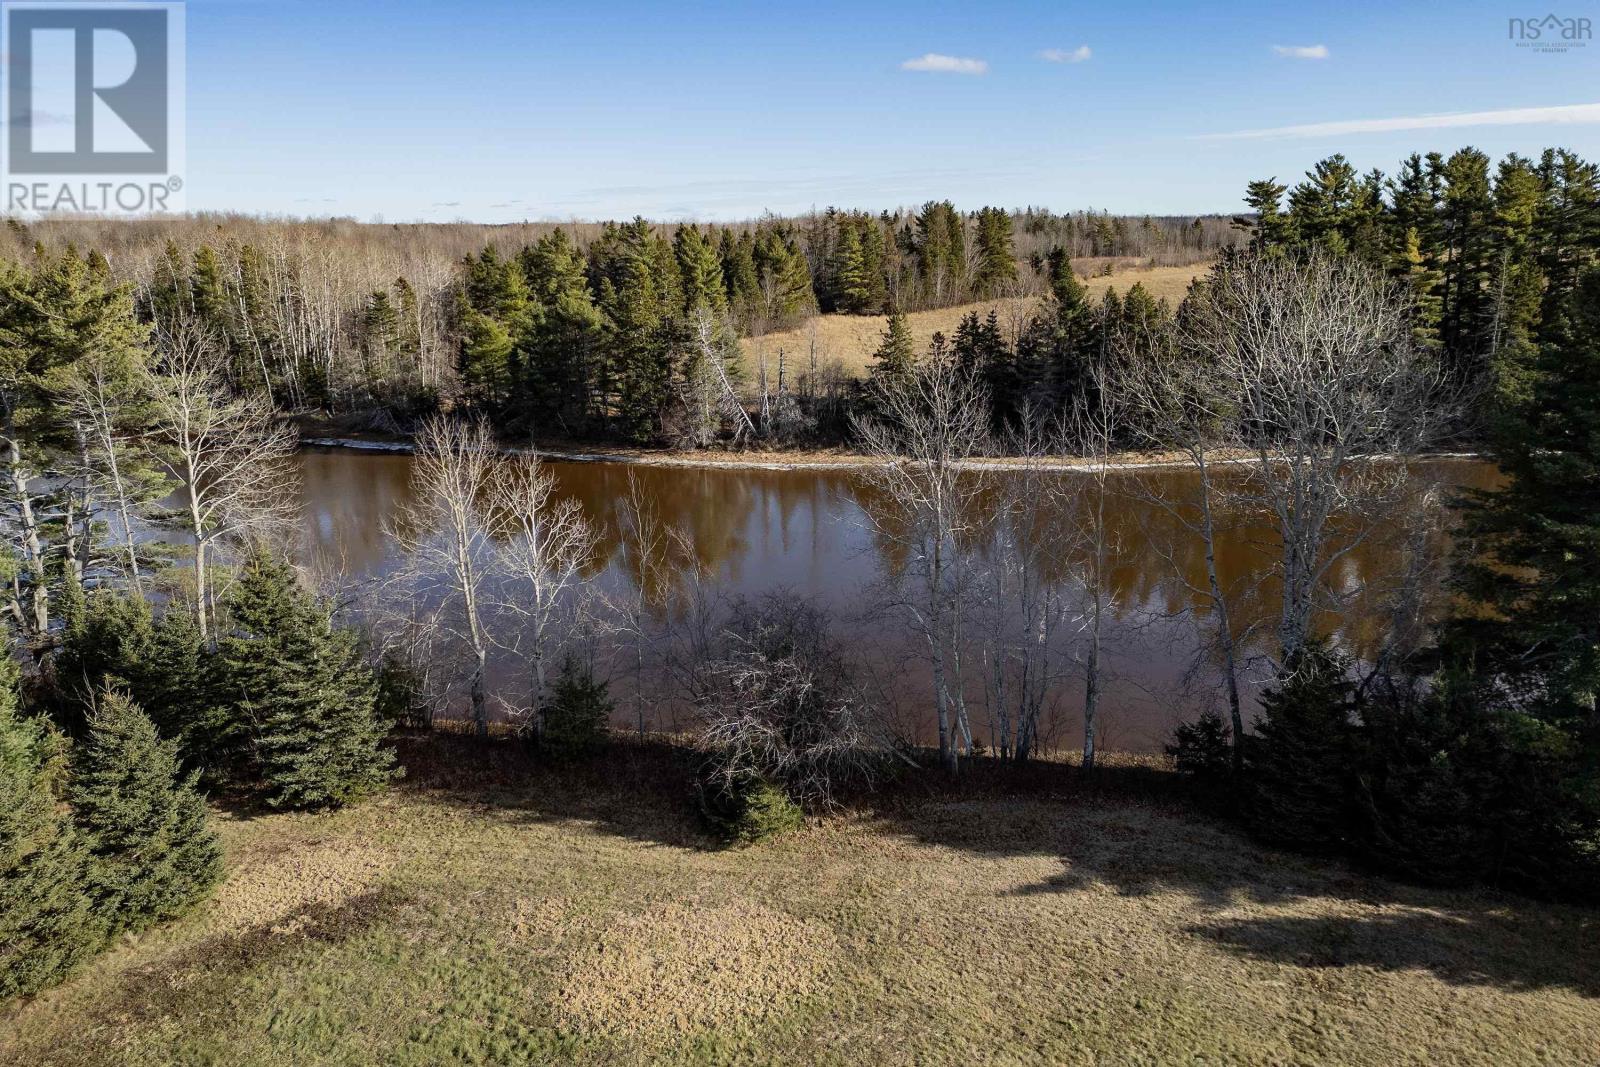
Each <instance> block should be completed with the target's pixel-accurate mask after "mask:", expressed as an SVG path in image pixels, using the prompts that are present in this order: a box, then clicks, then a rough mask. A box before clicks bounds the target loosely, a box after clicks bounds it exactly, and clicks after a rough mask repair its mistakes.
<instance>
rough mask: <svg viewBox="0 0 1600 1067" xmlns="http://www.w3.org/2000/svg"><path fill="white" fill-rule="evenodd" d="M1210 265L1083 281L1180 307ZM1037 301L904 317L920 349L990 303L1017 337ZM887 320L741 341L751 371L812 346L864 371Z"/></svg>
mask: <svg viewBox="0 0 1600 1067" xmlns="http://www.w3.org/2000/svg"><path fill="white" fill-rule="evenodd" d="M1209 267H1210V265H1209V264H1206V263H1199V264H1191V265H1189V266H1183V267H1148V268H1142V269H1135V270H1121V271H1116V272H1115V273H1112V274H1109V275H1102V276H1100V277H1095V278H1089V279H1086V280H1084V283H1083V284H1084V288H1085V289H1087V290H1088V292H1089V297H1090V299H1092V300H1095V301H1098V300H1099V299H1100V298H1101V297H1102V296H1104V295H1105V291H1106V290H1107V289H1116V290H1117V291H1118V292H1119V293H1124V292H1127V291H1128V290H1129V289H1130V288H1132V287H1133V285H1134V284H1135V283H1138V284H1140V285H1143V286H1144V287H1145V289H1147V290H1149V292H1150V295H1151V296H1153V297H1155V298H1156V299H1157V300H1162V299H1164V300H1166V301H1167V302H1168V303H1170V304H1171V305H1172V306H1173V307H1177V305H1178V302H1179V301H1180V300H1182V299H1183V295H1184V293H1186V292H1187V291H1188V289H1189V283H1190V282H1192V281H1193V280H1194V279H1196V278H1198V277H1199V276H1200V275H1202V274H1204V273H1205V272H1206V271H1207V270H1208V269H1209ZM1038 306H1039V301H1038V298H1037V297H1031V296H1027V297H1007V298H1005V299H1001V300H985V301H979V302H978V303H976V304H962V305H960V306H958V307H949V308H941V309H939V310H938V311H914V312H911V313H910V314H908V315H907V316H906V322H907V325H909V326H910V327H911V334H912V337H913V338H915V340H916V343H917V349H918V351H926V350H927V347H928V345H929V343H930V342H931V341H932V340H933V335H934V334H935V333H942V334H944V335H945V336H946V337H952V336H954V334H955V332H956V327H957V326H958V325H960V323H961V320H962V319H963V318H964V317H965V316H966V315H967V314H969V313H970V312H974V311H975V312H977V313H978V315H979V317H980V318H981V317H983V316H985V315H987V314H988V313H989V311H990V309H991V308H992V309H993V310H995V311H996V312H998V313H999V316H1000V324H1001V329H1002V330H1003V331H1004V332H1005V334H1006V336H1007V337H1010V338H1012V339H1015V337H1016V335H1017V333H1018V332H1019V331H1020V330H1021V328H1022V325H1023V324H1024V323H1026V322H1027V320H1028V319H1029V317H1031V316H1032V314H1033V312H1034V311H1035V310H1036V309H1037V308H1038ZM888 321H889V320H888V317H887V316H885V315H819V316H817V317H816V319H814V320H812V322H811V323H801V324H800V325H799V326H796V327H795V328H793V329H790V330H782V331H779V332H776V333H769V334H767V335H766V336H764V337H760V338H745V339H744V341H743V342H742V344H743V348H744V355H745V363H746V371H747V373H749V374H751V375H752V377H753V375H754V367H755V365H756V363H757V362H758V361H759V360H760V358H761V356H762V354H763V353H764V354H765V356H766V359H767V361H768V373H770V374H776V373H777V360H778V351H779V349H782V350H783V353H784V357H785V360H786V362H787V363H788V365H789V367H790V368H791V370H792V372H799V371H803V370H805V369H806V368H807V367H809V366H810V360H811V351H812V348H813V346H815V348H816V354H817V366H818V367H819V368H825V367H828V366H830V365H833V364H838V365H839V366H840V367H841V368H843V370H844V371H845V372H846V373H848V374H851V375H861V374H863V373H865V371H866V368H867V366H868V364H869V363H870V362H871V358H872V353H873V352H874V351H876V350H877V347H878V344H879V342H880V341H881V340H882V339H883V330H884V326H885V325H886V324H887V323H888Z"/></svg>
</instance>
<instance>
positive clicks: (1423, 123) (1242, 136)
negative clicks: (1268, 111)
mask: <svg viewBox="0 0 1600 1067" xmlns="http://www.w3.org/2000/svg"><path fill="white" fill-rule="evenodd" d="M1592 123H1600V104H1562V105H1560V106H1558V107H1517V108H1506V109H1504V110H1501V111H1460V112H1454V113H1451V114H1444V115H1409V116H1404V117H1400V118H1390V119H1347V120H1345V121H1342V122H1313V123H1308V124H1306V125H1303V126H1274V127H1271V128H1270V129H1264V130H1235V131H1233V132H1230V133H1201V134H1196V135H1195V136H1194V137H1193V138H1192V139H1193V140H1199V141H1245V140H1265V139H1267V138H1274V137H1332V136H1337V135H1340V134H1351V133H1391V132H1394V131H1397V130H1448V129H1455V128H1457V127H1463V126H1546V125H1552V126H1577V125H1587V124H1592Z"/></svg>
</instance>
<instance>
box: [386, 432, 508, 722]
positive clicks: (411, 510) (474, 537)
mask: <svg viewBox="0 0 1600 1067" xmlns="http://www.w3.org/2000/svg"><path fill="white" fill-rule="evenodd" d="M496 462H497V454H496V450H495V440H494V433H493V431H491V430H490V428H489V424H488V423H487V422H485V421H483V420H482V419H479V420H476V421H472V422H467V421H463V420H460V419H455V418H451V417H449V416H445V415H438V416H435V417H433V418H431V419H429V420H428V421H427V422H426V423H424V424H423V427H422V431H421V433H419V434H418V435H417V440H416V459H415V460H414V462H413V464H412V468H411V484H412V489H413V493H414V496H415V502H414V503H412V504H409V505H407V506H406V507H404V508H401V509H400V511H399V513H398V514H397V516H396V518H395V519H394V520H393V521H392V522H391V524H390V535H391V536H392V537H393V538H394V539H395V541H396V542H397V543H398V544H399V545H400V547H401V549H402V551H403V552H404V553H405V556H406V561H407V562H406V566H405V567H403V568H401V569H400V570H399V571H398V572H397V573H396V574H395V575H394V576H393V577H392V578H391V580H390V583H391V585H392V586H393V587H394V588H397V589H399V590H400V594H401V595H402V596H404V597H420V598H423V599H424V600H425V601H426V602H427V603H428V604H429V605H430V607H431V610H430V612H429V620H430V622H431V623H432V625H433V626H434V627H435V628H437V629H438V630H440V631H442V632H443V633H445V634H447V635H448V636H450V637H452V638H454V639H455V640H456V641H457V642H459V643H460V644H461V645H462V646H464V647H465V648H466V650H467V653H468V655H469V656H470V657H471V660H472V668H471V671H470V682H469V686H470V692H471V699H472V720H473V722H474V723H475V724H476V728H477V732H478V736H479V737H487V736H488V734H489V703H488V680H487V675H488V667H489V649H490V646H491V643H492V640H493V635H492V634H491V632H490V629H489V622H490V618H491V615H492V613H493V610H494V604H493V584H494V579H495V567H496V559H495V554H496V550H495V546H494V542H493V539H492V537H491V536H490V524H489V520H488V516H487V513H486V507H487V505H488V503H489V497H490V493H491V491H492V487H493V480H494V471H495V466H496Z"/></svg>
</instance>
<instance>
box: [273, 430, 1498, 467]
mask: <svg viewBox="0 0 1600 1067" xmlns="http://www.w3.org/2000/svg"><path fill="white" fill-rule="evenodd" d="M300 444H301V445H303V446H306V447H309V448H337V449H346V450H349V451H353V452H381V453H397V454H409V453H411V452H412V451H414V446H413V444H412V442H411V441H409V440H408V439H406V438H403V437H393V436H381V437H380V436H370V437H369V436H359V435H356V436H352V435H338V436H318V435H306V436H303V437H301V438H300ZM506 451H507V452H508V453H511V454H516V453H522V452H530V451H531V452H533V453H535V454H537V455H538V456H539V457H540V458H541V459H547V460H553V461H556V462H561V463H626V464H632V465H635V466H649V467H693V468H702V469H704V468H711V469H726V470H770V471H803V470H851V469H867V468H873V467H881V466H884V465H885V464H886V461H885V460H883V459H880V458H878V457H876V456H868V455H863V454H862V453H860V452H852V451H849V450H848V449H843V448H831V449H793V450H758V449H751V450H747V451H738V452H732V451H714V450H698V449H648V448H618V447H596V448H587V447H580V446H557V445H548V446H547V445H534V446H532V447H531V448H514V447H513V448H507V449H506ZM1419 458H1420V459H1422V460H1427V461H1433V460H1471V459H1483V458H1485V457H1484V456H1483V454H1482V453H1479V452H1433V453H1429V454H1427V455H1425V456H1422V457H1419ZM1253 461H1254V457H1252V456H1246V455H1232V456H1217V457H1215V458H1214V459H1212V460H1211V462H1212V463H1213V464H1214V465H1217V466H1222V465H1238V464H1243V463H1250V462H1253ZM1030 464H1031V465H1032V466H1034V467H1035V468H1044V469H1046V470H1062V471H1081V472H1091V471H1095V470H1099V469H1100V462H1099V461H1098V460H1097V459H1095V458H1093V457H1083V456H1059V457H1057V456H1051V457H1045V458H1040V459H1032V460H1029V459H1026V458H1023V457H1019V456H976V457H973V458H971V459H966V460H962V461H960V462H959V463H958V464H957V466H959V467H961V468H964V469H972V470H1008V469H1010V470H1021V469H1024V468H1026V467H1028V466H1029V465H1030ZM1190 465H1191V463H1190V461H1189V460H1188V459H1187V458H1186V457H1184V456H1182V455H1180V454H1178V453H1175V452H1118V453H1114V454H1113V455H1111V456H1109V457H1107V459H1106V463H1105V469H1106V470H1111V471H1131V470H1162V469H1179V468H1184V467H1188V466H1190Z"/></svg>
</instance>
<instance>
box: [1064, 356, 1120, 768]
mask: <svg viewBox="0 0 1600 1067" xmlns="http://www.w3.org/2000/svg"><path fill="white" fill-rule="evenodd" d="M1087 384H1088V386H1089V388H1088V390H1087V392H1085V393H1083V394H1080V395H1079V397H1078V398H1077V400H1076V402H1075V403H1074V405H1073V407H1072V408H1071V410H1070V411H1069V413H1068V420H1067V426H1066V441H1067V445H1068V448H1069V449H1071V450H1072V451H1073V452H1074V453H1075V454H1077V455H1078V456H1080V457H1082V458H1084V459H1085V460H1087V461H1088V469H1087V471H1085V472H1084V473H1083V474H1082V475H1079V476H1078V477H1079V478H1081V479H1082V480H1081V481H1079V482H1078V483H1077V485H1076V486H1075V488H1077V489H1078V490H1079V501H1078V506H1077V507H1074V508H1073V509H1072V510H1071V514H1072V516H1073V520H1074V525H1075V527H1076V530H1077V532H1078V537H1077V540H1078V541H1079V543H1081V544H1082V546H1083V549H1084V560H1083V568H1082V573H1081V582H1082V587H1083V593H1084V596H1083V601H1084V618H1083V634H1084V647H1083V655H1082V659H1081V661H1080V663H1081V666H1082V670H1083V768H1084V770H1092V769H1093V768H1094V757H1095V742H1096V739H1097V731H1098V728H1099V724H1100V723H1099V717H1100V693H1101V683H1102V675H1103V673H1104V667H1103V666H1102V663H1101V657H1100V653H1101V642H1102V637H1103V634H1104V630H1105V625H1106V617H1107V615H1108V614H1110V612H1111V611H1112V609H1113V607H1114V605H1113V603H1112V599H1113V593H1112V589H1111V575H1110V562H1111V556H1112V555H1113V554H1114V553H1115V551H1116V548H1117V546H1116V544H1115V543H1114V542H1115V531H1114V530H1113V529H1112V528H1111V525H1110V515H1109V514H1108V512H1107V509H1106V505H1107V502H1108V500H1109V497H1110V494H1111V492H1112V490H1111V487H1110V477H1111V464H1112V455H1113V453H1114V452H1115V450H1116V447H1117V434H1118V432H1119V431H1120V429H1121V427H1122V425H1123V424H1124V422H1125V420H1126V415H1127V412H1128V409H1129V407H1130V399H1129V397H1128V396H1127V395H1126V394H1125V393H1123V392H1122V391H1121V390H1120V389H1119V388H1118V387H1117V383H1116V382H1115V380H1114V375H1113V373H1112V369H1111V364H1110V357H1109V354H1108V353H1107V352H1106V351H1105V350H1104V349H1102V351H1101V352H1100V353H1099V354H1098V355H1097V357H1096V358H1095V359H1094V360H1093V361H1092V362H1091V363H1090V366H1089V368H1088V375H1087Z"/></svg>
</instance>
